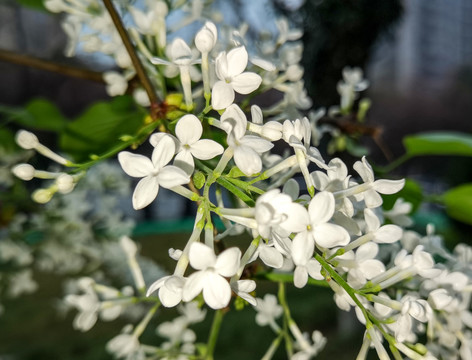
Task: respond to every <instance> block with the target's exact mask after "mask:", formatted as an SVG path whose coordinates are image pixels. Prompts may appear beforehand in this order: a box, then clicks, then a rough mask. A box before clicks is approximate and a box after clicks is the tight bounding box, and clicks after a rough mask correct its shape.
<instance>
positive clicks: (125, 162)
mask: <svg viewBox="0 0 472 360" xmlns="http://www.w3.org/2000/svg"><path fill="white" fill-rule="evenodd" d="M118 161H119V162H120V165H121V167H122V168H123V171H124V172H125V173H127V174H128V175H129V176H132V177H144V176H147V175H149V173H150V172H151V171H152V170H154V166H153V165H152V162H151V160H149V158H147V157H145V156H143V155H138V154H133V153H130V152H128V151H122V152H120V153H119V154H118Z"/></svg>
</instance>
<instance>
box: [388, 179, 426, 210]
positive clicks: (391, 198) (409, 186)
mask: <svg viewBox="0 0 472 360" xmlns="http://www.w3.org/2000/svg"><path fill="white" fill-rule="evenodd" d="M382 198H383V205H382V206H383V208H384V209H385V210H390V209H391V208H393V205H394V204H395V201H397V199H399V198H403V199H404V200H405V201H406V202H409V203H411V204H412V205H413V209H412V213H414V212H416V210H418V207H419V206H420V205H421V203H422V202H423V191H422V189H421V186H420V185H419V184H418V183H417V182H416V181H413V180H411V179H406V180H405V186H404V187H403V189H401V190H400V191H399V192H397V193H396V194H392V195H382Z"/></svg>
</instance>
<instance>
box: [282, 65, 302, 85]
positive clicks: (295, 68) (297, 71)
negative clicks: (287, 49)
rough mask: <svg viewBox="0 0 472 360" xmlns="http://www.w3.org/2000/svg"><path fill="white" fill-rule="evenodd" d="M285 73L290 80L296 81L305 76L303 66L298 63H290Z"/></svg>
mask: <svg viewBox="0 0 472 360" xmlns="http://www.w3.org/2000/svg"><path fill="white" fill-rule="evenodd" d="M285 74H286V75H287V79H288V80H290V81H294V82H295V81H298V80H300V79H301V78H302V77H303V68H302V67H301V66H300V65H298V64H294V65H290V66H289V67H288V68H287V71H286V72H285Z"/></svg>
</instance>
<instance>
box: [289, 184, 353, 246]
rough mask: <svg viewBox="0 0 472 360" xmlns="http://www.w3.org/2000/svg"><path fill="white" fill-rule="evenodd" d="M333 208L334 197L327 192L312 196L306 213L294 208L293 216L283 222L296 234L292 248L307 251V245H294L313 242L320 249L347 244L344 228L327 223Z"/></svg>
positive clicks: (300, 208)
mask: <svg viewBox="0 0 472 360" xmlns="http://www.w3.org/2000/svg"><path fill="white" fill-rule="evenodd" d="M334 207H335V201H334V196H333V194H331V193H330V192H327V191H322V192H319V193H317V194H316V195H315V196H314V198H313V199H312V200H311V202H310V204H309V205H308V211H306V209H305V208H304V207H303V206H301V205H300V206H298V207H294V208H293V213H294V216H292V217H290V218H289V219H287V220H286V222H285V224H286V226H287V228H292V229H293V230H292V231H293V232H298V234H297V235H296V236H295V238H294V239H293V243H294V246H296V247H298V246H300V247H302V248H307V249H308V248H310V247H309V246H308V245H303V246H302V245H298V244H297V245H296V243H298V242H313V243H315V244H316V245H317V246H320V247H322V248H332V247H335V246H343V245H346V244H347V243H349V240H350V237H349V234H348V232H347V231H346V230H345V229H344V228H342V227H341V226H339V225H336V224H330V223H328V221H329V220H330V219H331V217H332V216H333V214H334ZM295 211H296V213H295Z"/></svg>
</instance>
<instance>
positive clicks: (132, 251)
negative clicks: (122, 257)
mask: <svg viewBox="0 0 472 360" xmlns="http://www.w3.org/2000/svg"><path fill="white" fill-rule="evenodd" d="M120 245H121V248H122V249H123V251H124V252H125V253H126V255H127V256H130V257H133V256H136V253H137V252H138V247H137V246H136V244H135V243H134V241H133V240H131V239H130V238H129V237H128V236H122V237H121V238H120Z"/></svg>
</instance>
